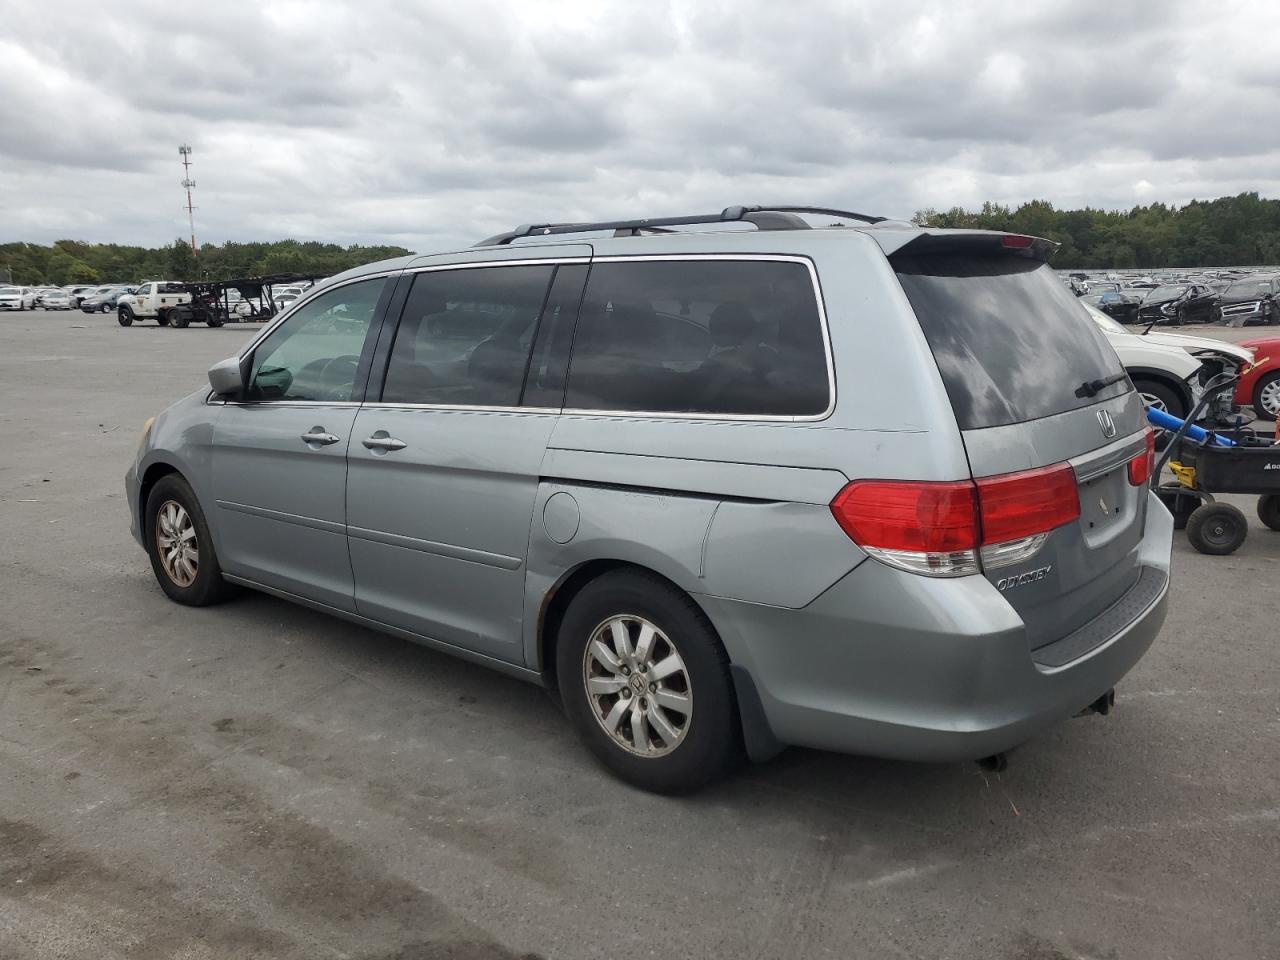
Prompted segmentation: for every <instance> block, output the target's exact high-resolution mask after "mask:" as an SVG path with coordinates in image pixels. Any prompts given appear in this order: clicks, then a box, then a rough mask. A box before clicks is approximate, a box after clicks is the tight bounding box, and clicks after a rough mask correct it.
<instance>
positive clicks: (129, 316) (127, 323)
mask: <svg viewBox="0 0 1280 960" xmlns="http://www.w3.org/2000/svg"><path fill="white" fill-rule="evenodd" d="M116 322H117V323H119V324H120V326H122V327H131V326H133V311H132V310H130V309H129V308H128V307H121V308H120V309H119V310H118V311H116Z"/></svg>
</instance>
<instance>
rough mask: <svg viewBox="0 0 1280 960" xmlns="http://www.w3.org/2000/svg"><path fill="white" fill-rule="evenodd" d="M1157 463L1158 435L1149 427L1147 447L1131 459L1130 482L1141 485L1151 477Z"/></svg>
mask: <svg viewBox="0 0 1280 960" xmlns="http://www.w3.org/2000/svg"><path fill="white" fill-rule="evenodd" d="M1155 465H1156V435H1155V432H1154V431H1153V430H1152V429H1151V428H1150V427H1148V428H1147V448H1146V450H1144V451H1143V452H1142V453H1140V454H1138V455H1137V456H1136V457H1134V458H1133V459H1132V460H1130V461H1129V483H1130V484H1132V485H1133V486H1135V487H1140V486H1142V485H1143V484H1145V483H1147V481H1149V480H1150V479H1151V474H1152V473H1154V472H1155Z"/></svg>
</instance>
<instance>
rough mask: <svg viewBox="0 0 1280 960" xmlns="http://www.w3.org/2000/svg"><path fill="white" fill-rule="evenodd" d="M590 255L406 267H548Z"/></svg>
mask: <svg viewBox="0 0 1280 960" xmlns="http://www.w3.org/2000/svg"><path fill="white" fill-rule="evenodd" d="M590 262H591V258H590V257H538V258H537V259H532V258H531V259H528V260H475V261H472V260H468V261H465V262H463V263H432V264H427V265H425V266H421V267H412V266H411V267H406V268H405V270H404V272H405V273H436V272H438V271H440V270H475V269H476V268H478V267H546V266H551V265H553V264H560V263H590Z"/></svg>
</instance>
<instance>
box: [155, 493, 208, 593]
mask: <svg viewBox="0 0 1280 960" xmlns="http://www.w3.org/2000/svg"><path fill="white" fill-rule="evenodd" d="M156 551H157V552H158V553H159V555H160V566H162V567H163V568H164V572H165V573H166V574H167V575H168V577H169V579H170V580H172V581H173V582H174V583H175V584H177V585H178V586H180V587H189V586H191V584H193V583H194V582H195V579H196V573H197V571H198V570H199V568H200V545H199V543H198V541H197V540H196V527H195V523H194V522H192V519H191V514H190V513H188V512H187V508H186V507H184V506H183V505H182V504H180V503H178V501H176V500H166V501H165V502H164V503H163V504H162V505H161V507H160V509H159V510H158V511H157V512H156Z"/></svg>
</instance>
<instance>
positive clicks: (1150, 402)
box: [1139, 393, 1169, 413]
mask: <svg viewBox="0 0 1280 960" xmlns="http://www.w3.org/2000/svg"><path fill="white" fill-rule="evenodd" d="M1139 396H1141V397H1142V405H1143V406H1145V407H1147V408H1148V409H1152V408H1154V409H1156V410H1159V411H1161V412H1163V413H1168V412H1169V408H1168V407H1167V406H1165V403H1164V401H1163V400H1161V399H1160V398H1159V397H1157V396H1156V395H1155V394H1153V393H1143V394H1139Z"/></svg>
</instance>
